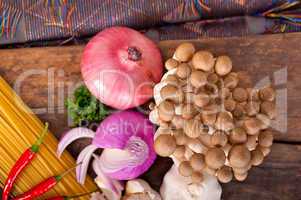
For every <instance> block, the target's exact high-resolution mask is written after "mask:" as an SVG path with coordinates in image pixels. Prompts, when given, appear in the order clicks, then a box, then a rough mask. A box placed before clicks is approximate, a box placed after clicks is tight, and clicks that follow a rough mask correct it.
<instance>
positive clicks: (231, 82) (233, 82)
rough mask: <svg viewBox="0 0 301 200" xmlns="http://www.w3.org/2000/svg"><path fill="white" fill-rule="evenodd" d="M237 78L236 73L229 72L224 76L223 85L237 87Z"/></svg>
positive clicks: (231, 87)
mask: <svg viewBox="0 0 301 200" xmlns="http://www.w3.org/2000/svg"><path fill="white" fill-rule="evenodd" d="M238 82H239V78H238V75H237V73H235V72H231V73H230V74H228V75H227V76H226V77H225V78H224V87H226V88H230V89H234V88H236V87H237V85H238Z"/></svg>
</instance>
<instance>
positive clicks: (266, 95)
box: [259, 87, 276, 101]
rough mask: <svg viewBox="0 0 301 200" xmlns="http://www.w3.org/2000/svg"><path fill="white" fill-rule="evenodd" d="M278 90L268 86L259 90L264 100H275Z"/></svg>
mask: <svg viewBox="0 0 301 200" xmlns="http://www.w3.org/2000/svg"><path fill="white" fill-rule="evenodd" d="M275 96H276V92H275V90H274V89H273V88H271V87H266V88H263V89H260V90H259V97H260V99H261V100H263V101H274V100H275Z"/></svg>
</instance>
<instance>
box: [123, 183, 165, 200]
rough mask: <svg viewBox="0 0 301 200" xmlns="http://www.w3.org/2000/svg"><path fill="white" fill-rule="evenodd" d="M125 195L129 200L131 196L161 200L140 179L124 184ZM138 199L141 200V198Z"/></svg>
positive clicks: (157, 194)
mask: <svg viewBox="0 0 301 200" xmlns="http://www.w3.org/2000/svg"><path fill="white" fill-rule="evenodd" d="M125 193H126V195H127V196H128V200H130V199H131V198H130V197H131V195H134V194H140V195H142V194H143V195H142V196H144V197H145V198H146V199H149V200H161V196H160V195H159V193H157V192H156V191H155V190H153V189H152V188H151V187H150V185H149V184H148V183H147V182H146V181H144V180H142V179H134V180H130V181H128V182H127V183H126V187H125ZM142 196H140V198H138V199H141V197H142ZM138 199H137V200H138Z"/></svg>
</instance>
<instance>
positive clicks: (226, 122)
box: [215, 112, 234, 131]
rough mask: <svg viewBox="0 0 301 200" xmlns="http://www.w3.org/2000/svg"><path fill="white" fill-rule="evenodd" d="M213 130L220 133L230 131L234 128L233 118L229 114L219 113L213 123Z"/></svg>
mask: <svg viewBox="0 0 301 200" xmlns="http://www.w3.org/2000/svg"><path fill="white" fill-rule="evenodd" d="M215 128H216V129H218V130H222V131H230V130H231V129H233V128H234V123H233V118H232V115H231V113H229V112H220V113H219V114H218V116H217V119H216V122H215Z"/></svg>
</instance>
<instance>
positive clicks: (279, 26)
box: [0, 0, 301, 44]
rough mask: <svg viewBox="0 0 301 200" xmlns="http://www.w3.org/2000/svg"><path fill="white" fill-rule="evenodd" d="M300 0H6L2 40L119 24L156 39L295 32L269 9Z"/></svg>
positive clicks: (70, 34) (72, 34) (86, 32)
mask: <svg viewBox="0 0 301 200" xmlns="http://www.w3.org/2000/svg"><path fill="white" fill-rule="evenodd" d="M295 2H300V1H299V0H298V1H297V0H164V1H163V0H2V1H0V24H1V26H0V44H11V43H24V42H31V41H41V40H55V39H62V38H63V39H68V38H69V39H70V38H71V39H72V38H78V37H83V36H91V35H93V34H95V33H97V32H99V31H101V30H102V29H104V28H106V27H110V26H116V25H122V26H129V27H133V28H136V29H139V30H142V31H144V32H146V34H147V35H149V36H150V37H152V38H153V39H156V40H166V39H195V38H199V37H226V36H243V35H249V34H264V33H279V32H295V31H300V30H301V28H300V25H299V23H297V22H295V21H292V20H287V19H286V18H285V17H283V16H275V15H271V14H270V13H269V12H266V11H269V10H271V9H273V8H277V7H279V6H281V5H287V4H289V5H292V4H294V5H295ZM296 4H297V3H296ZM281 8H285V9H286V8H289V10H290V11H289V12H294V13H295V15H294V16H297V19H298V16H300V14H301V10H300V7H299V6H298V5H296V6H292V7H287V6H285V7H281ZM285 9H284V10H285ZM276 11H277V10H276ZM286 12H287V11H286ZM264 13H265V14H264ZM273 13H274V12H273ZM294 18H296V17H294ZM300 18H301V17H300ZM300 18H299V19H300Z"/></svg>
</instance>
